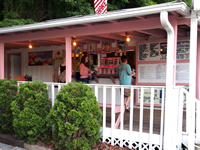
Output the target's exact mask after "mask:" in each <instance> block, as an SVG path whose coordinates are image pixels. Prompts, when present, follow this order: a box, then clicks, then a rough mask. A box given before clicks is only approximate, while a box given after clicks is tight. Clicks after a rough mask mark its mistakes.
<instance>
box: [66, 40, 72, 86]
mask: <svg viewBox="0 0 200 150" xmlns="http://www.w3.org/2000/svg"><path fill="white" fill-rule="evenodd" d="M71 57H72V49H71V37H65V58H66V83H67V82H71V75H72V58H71Z"/></svg>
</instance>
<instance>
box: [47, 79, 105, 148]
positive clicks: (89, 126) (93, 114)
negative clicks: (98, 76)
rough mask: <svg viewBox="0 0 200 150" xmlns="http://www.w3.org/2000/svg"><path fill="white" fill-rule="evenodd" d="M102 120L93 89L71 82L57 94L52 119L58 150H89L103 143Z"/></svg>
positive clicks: (54, 140) (54, 141) (49, 117)
mask: <svg viewBox="0 0 200 150" xmlns="http://www.w3.org/2000/svg"><path fill="white" fill-rule="evenodd" d="M101 119H102V112H101V109H100V107H99V104H98V102H97V100H96V97H95V95H94V93H93V92H92V88H90V87H89V86H87V85H84V84H83V83H81V82H73V83H68V84H67V85H65V86H63V87H62V88H61V90H60V91H59V93H58V94H57V95H56V102H55V105H54V107H53V109H52V110H51V111H50V114H49V116H48V125H49V126H52V125H53V131H54V132H53V143H54V144H55V146H56V148H58V149H62V148H65V149H69V150H73V149H82V150H89V149H91V146H94V145H95V143H96V142H98V141H100V135H101V134H100V124H101V121H102V120H101Z"/></svg>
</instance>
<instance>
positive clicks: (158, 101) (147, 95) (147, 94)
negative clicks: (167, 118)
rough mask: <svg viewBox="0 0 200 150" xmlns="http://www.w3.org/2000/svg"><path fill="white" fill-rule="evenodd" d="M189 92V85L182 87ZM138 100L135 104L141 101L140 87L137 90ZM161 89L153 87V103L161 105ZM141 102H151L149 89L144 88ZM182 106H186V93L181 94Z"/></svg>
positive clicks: (148, 103)
mask: <svg viewBox="0 0 200 150" xmlns="http://www.w3.org/2000/svg"><path fill="white" fill-rule="evenodd" d="M184 88H185V89H186V90H187V91H188V92H189V87H188V86H186V87H184ZM138 91H139V92H138V101H137V104H139V103H140V102H141V89H139V90H138ZM162 92H163V91H162V89H155V90H154V105H157V106H159V105H161V104H162V100H163V97H162V96H163V93H162ZM164 92H165V93H164V96H165V95H166V90H164ZM164 99H165V97H164ZM143 103H144V105H150V103H151V89H144V95H143ZM183 106H186V95H185V94H184V95H183Z"/></svg>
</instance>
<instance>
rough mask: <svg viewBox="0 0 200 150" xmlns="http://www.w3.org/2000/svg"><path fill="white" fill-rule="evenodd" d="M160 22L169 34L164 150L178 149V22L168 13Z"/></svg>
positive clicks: (163, 14)
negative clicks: (170, 18)
mask: <svg viewBox="0 0 200 150" xmlns="http://www.w3.org/2000/svg"><path fill="white" fill-rule="evenodd" d="M160 21H161V24H162V26H163V27H164V29H165V30H166V32H167V61H166V99H165V120H164V150H172V149H176V146H177V143H176V142H177V110H178V101H177V95H176V94H175V93H173V92H174V90H173V86H175V82H176V44H175V43H176V42H177V20H176V18H172V20H170V22H171V23H172V25H173V26H172V25H171V23H170V22H169V20H168V12H166V11H163V12H161V14H160Z"/></svg>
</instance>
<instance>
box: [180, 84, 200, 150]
mask: <svg viewBox="0 0 200 150" xmlns="http://www.w3.org/2000/svg"><path fill="white" fill-rule="evenodd" d="M184 120H185V121H184ZM178 135H179V148H181V145H180V144H181V143H183V144H184V145H185V146H186V147H187V148H188V149H189V150H194V149H195V146H196V145H195V144H200V101H199V100H197V99H196V98H193V97H192V96H191V95H190V93H189V92H188V91H187V90H186V89H184V88H180V89H179V110H178Z"/></svg>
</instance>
